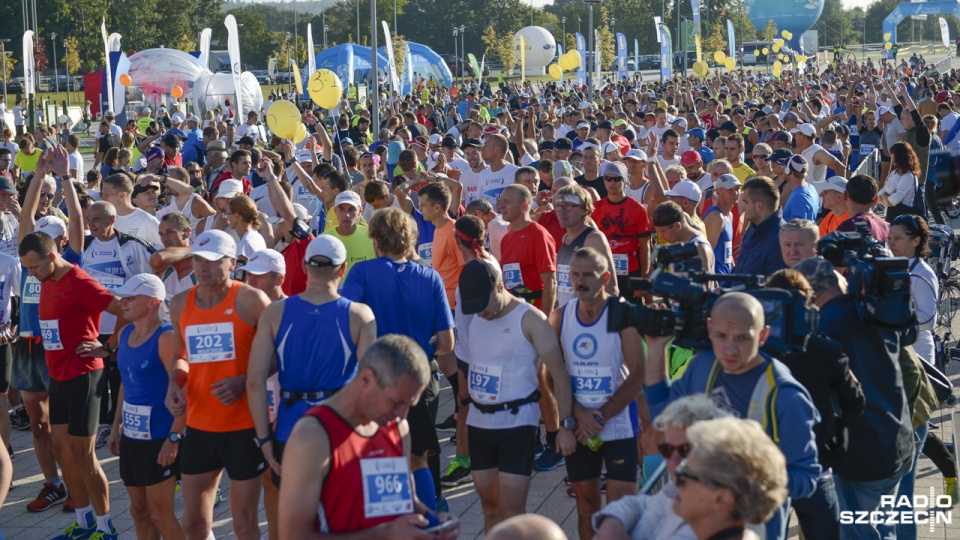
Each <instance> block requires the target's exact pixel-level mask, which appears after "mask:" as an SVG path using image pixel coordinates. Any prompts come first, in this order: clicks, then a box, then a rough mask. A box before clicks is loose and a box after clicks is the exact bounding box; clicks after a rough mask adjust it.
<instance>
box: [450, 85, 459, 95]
mask: <svg viewBox="0 0 960 540" xmlns="http://www.w3.org/2000/svg"><path fill="white" fill-rule="evenodd" d="M459 93H460V90H459V89H457V87H456V86H454V87H453V88H451V89H450V95H451V96H455V95H457V94H459Z"/></svg>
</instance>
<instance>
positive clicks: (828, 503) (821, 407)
mask: <svg viewBox="0 0 960 540" xmlns="http://www.w3.org/2000/svg"><path fill="white" fill-rule="evenodd" d="M798 221H801V220H794V221H791V222H790V223H788V224H787V225H788V226H789V225H790V224H792V223H796V222H798ZM804 221H806V220H804ZM807 223H812V222H810V221H807ZM814 227H816V225H814ZM784 231H786V228H784V229H783V230H782V231H781V232H780V236H781V240H782V238H783V233H784ZM784 258H786V257H784ZM787 264H790V263H789V262H788V263H787ZM765 285H766V286H767V287H776V288H780V289H786V290H797V291H800V292H801V293H803V295H804V296H805V297H806V298H808V299H812V298H813V289H812V288H811V287H810V284H809V283H808V282H807V279H806V278H805V277H803V274H801V273H800V272H798V271H796V270H793V269H792V268H784V269H783V270H777V272H776V273H774V274H773V275H772V276H770V278H769V279H768V280H767V281H766V284H765ZM779 359H780V361H782V362H783V363H784V364H786V365H787V367H788V368H790V373H792V374H793V376H794V377H796V378H797V381H799V382H800V384H802V385H803V386H804V388H806V389H807V392H810V397H811V398H812V399H813V405H814V406H815V407H816V408H817V412H819V413H820V423H819V424H817V425H816V426H815V427H814V428H813V434H814V435H815V436H816V438H817V458H818V459H819V461H820V466H821V467H823V474H822V475H821V476H820V479H819V480H817V491H816V492H814V494H813V495H811V496H810V497H808V498H806V499H797V500H795V501H793V509H794V510H796V512H797V521H799V522H800V529H801V530H802V531H803V535H804V537H806V538H817V539H823V540H831V539H839V538H840V526H839V523H840V507H839V505H838V503H837V492H836V489H835V488H834V482H833V473H832V472H830V468H831V467H833V466H835V465H836V464H837V463H839V462H840V460H841V459H842V458H843V453H844V451H845V450H846V446H847V431H846V428H845V427H844V425H845V424H844V422H845V421H846V420H848V419H850V418H854V417H856V416H859V415H860V413H862V412H863V407H864V405H865V400H866V398H865V397H864V395H863V390H862V389H861V388H860V383H859V382H857V379H856V378H854V376H853V374H852V373H850V367H849V365H848V360H847V355H846V354H844V352H843V349H842V348H841V347H840V344H839V343H837V342H835V341H833V340H831V339H829V338H826V337H823V336H819V335H813V336H810V339H809V340H808V341H807V348H806V351H804V352H797V351H790V352H788V353H786V354H783V355H781V356H780V357H779Z"/></svg>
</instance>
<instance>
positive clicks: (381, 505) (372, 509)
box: [360, 457, 413, 519]
mask: <svg viewBox="0 0 960 540" xmlns="http://www.w3.org/2000/svg"><path fill="white" fill-rule="evenodd" d="M360 473H361V474H362V475H363V513H364V515H365V516H366V517H367V519H371V518H378V517H384V516H399V515H403V514H409V513H411V512H413V495H412V492H411V490H410V469H409V467H408V466H407V458H405V457H388V458H368V459H361V460H360Z"/></svg>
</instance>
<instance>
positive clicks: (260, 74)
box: [250, 69, 273, 84]
mask: <svg viewBox="0 0 960 540" xmlns="http://www.w3.org/2000/svg"><path fill="white" fill-rule="evenodd" d="M250 73H252V74H253V76H254V77H256V78H257V82H258V83H260V84H273V79H271V78H270V74H269V73H267V70H265V69H254V70H252V71H250Z"/></svg>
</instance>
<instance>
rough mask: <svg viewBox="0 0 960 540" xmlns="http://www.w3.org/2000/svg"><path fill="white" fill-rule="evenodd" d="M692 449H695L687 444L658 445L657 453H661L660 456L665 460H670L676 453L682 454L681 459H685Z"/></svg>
mask: <svg viewBox="0 0 960 540" xmlns="http://www.w3.org/2000/svg"><path fill="white" fill-rule="evenodd" d="M691 448H693V447H692V446H691V445H690V443H685V444H681V445H678V446H674V445H672V444H667V443H663V444H658V445H657V451H658V452H660V455H661V456H663V459H670V456H672V455H673V453H674V452H676V453H677V454H680V457H681V458H685V457H687V455H688V454H689V453H690V450H691Z"/></svg>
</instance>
